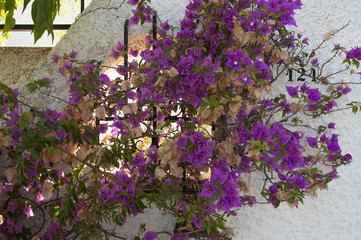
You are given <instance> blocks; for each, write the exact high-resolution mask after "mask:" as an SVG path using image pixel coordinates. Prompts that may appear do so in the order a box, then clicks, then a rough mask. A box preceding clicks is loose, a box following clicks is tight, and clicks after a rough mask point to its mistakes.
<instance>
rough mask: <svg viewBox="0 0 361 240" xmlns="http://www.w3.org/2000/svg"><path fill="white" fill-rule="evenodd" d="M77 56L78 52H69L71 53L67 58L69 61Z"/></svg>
mask: <svg viewBox="0 0 361 240" xmlns="http://www.w3.org/2000/svg"><path fill="white" fill-rule="evenodd" d="M77 55H78V52H76V51H71V53H69V54H68V57H69V58H71V59H75V58H76V56H77Z"/></svg>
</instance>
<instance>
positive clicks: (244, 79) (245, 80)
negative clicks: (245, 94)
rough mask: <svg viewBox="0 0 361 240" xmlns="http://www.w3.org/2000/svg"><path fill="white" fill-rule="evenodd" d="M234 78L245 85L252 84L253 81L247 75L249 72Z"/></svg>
mask: <svg viewBox="0 0 361 240" xmlns="http://www.w3.org/2000/svg"><path fill="white" fill-rule="evenodd" d="M236 80H237V81H238V82H240V83H244V84H246V85H252V84H254V82H253V81H252V80H251V76H249V73H245V74H244V75H243V76H241V77H240V78H237V79H236Z"/></svg>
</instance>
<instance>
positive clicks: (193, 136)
mask: <svg viewBox="0 0 361 240" xmlns="http://www.w3.org/2000/svg"><path fill="white" fill-rule="evenodd" d="M177 146H178V147H179V149H180V151H181V159H180V161H181V162H186V163H189V164H191V165H192V166H195V167H197V168H204V167H205V166H206V165H207V164H208V163H209V160H210V158H211V157H212V155H213V154H212V151H213V149H214V142H213V141H211V140H210V139H207V138H205V137H204V133H203V132H195V131H189V132H186V133H185V134H184V135H183V136H181V137H180V138H179V139H178V142H177Z"/></svg>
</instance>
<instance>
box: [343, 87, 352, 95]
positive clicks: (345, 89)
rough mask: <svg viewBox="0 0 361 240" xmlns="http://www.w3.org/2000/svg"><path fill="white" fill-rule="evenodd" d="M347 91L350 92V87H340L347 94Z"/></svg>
mask: <svg viewBox="0 0 361 240" xmlns="http://www.w3.org/2000/svg"><path fill="white" fill-rule="evenodd" d="M349 92H351V88H349V87H348V86H346V87H345V88H344V89H342V93H343V94H345V95H346V94H348V93H349Z"/></svg>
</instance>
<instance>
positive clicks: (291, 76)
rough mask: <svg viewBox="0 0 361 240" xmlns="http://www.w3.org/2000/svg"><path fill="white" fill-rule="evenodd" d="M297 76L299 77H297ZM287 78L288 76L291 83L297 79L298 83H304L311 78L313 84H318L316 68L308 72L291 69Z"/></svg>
mask: <svg viewBox="0 0 361 240" xmlns="http://www.w3.org/2000/svg"><path fill="white" fill-rule="evenodd" d="M296 75H299V76H298V77H297V76H296ZM286 76H288V81H289V82H293V81H294V79H295V78H296V77H297V78H296V81H300V82H304V81H306V78H310V79H312V82H316V70H315V69H314V68H311V69H310V70H309V71H306V70H305V69H304V68H298V69H294V68H291V69H288V70H287V73H286Z"/></svg>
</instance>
